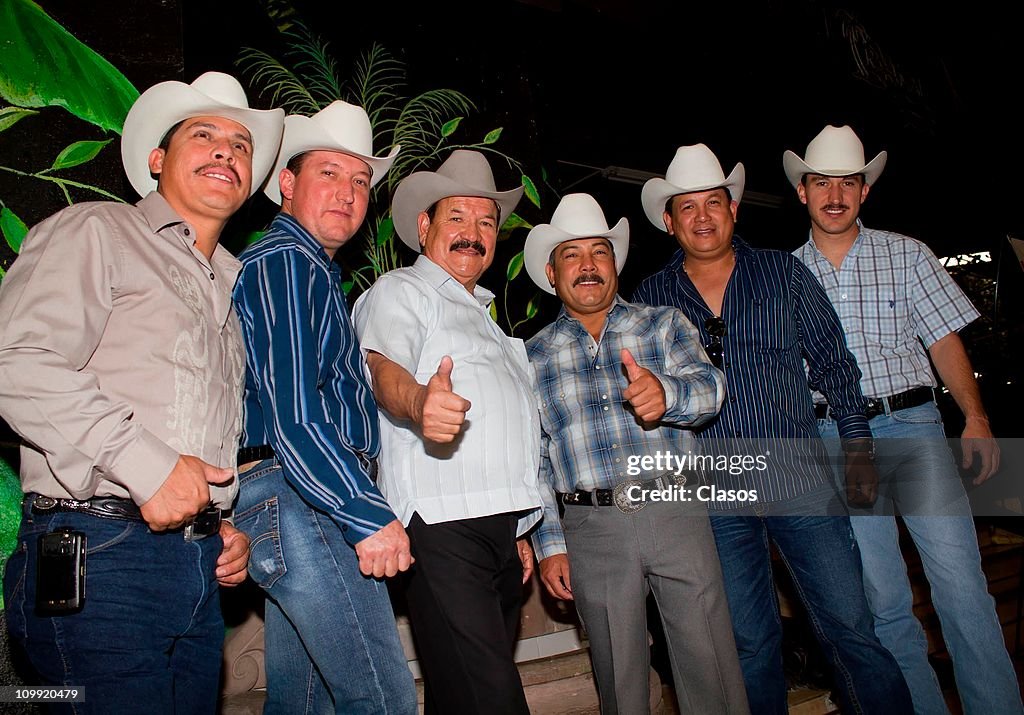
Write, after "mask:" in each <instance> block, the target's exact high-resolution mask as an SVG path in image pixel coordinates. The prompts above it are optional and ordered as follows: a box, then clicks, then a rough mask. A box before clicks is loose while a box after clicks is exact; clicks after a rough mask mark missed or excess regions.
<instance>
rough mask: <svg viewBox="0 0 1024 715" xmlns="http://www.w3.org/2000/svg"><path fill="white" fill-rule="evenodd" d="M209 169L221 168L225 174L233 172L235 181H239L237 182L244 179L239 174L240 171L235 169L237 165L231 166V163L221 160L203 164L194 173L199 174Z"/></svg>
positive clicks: (238, 182)
mask: <svg viewBox="0 0 1024 715" xmlns="http://www.w3.org/2000/svg"><path fill="white" fill-rule="evenodd" d="M207 169H220V170H222V171H223V172H224V173H225V174H231V176H233V177H235V183H237V184H240V183H242V179H241V177H239V176H238V172H237V171H235V167H233V166H231V165H230V164H224V163H222V162H219V161H211V162H210V163H209V164H203V165H202V166H200V167H199V168H198V169H196V170H195V172H193V173H195V174H196V175H199V174H202V173H203V172H204V171H206V170H207Z"/></svg>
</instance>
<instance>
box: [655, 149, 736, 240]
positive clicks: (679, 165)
mask: <svg viewBox="0 0 1024 715" xmlns="http://www.w3.org/2000/svg"><path fill="white" fill-rule="evenodd" d="M745 181H746V172H745V171H744V170H743V164H736V166H734V167H733V168H732V171H731V172H729V176H728V177H726V175H725V174H724V173H723V172H722V165H721V164H720V163H719V162H718V157H716V156H715V155H714V153H713V152H712V151H711V150H710V149H708V148H707V147H706V146H705V145H704V144H693V145H691V146H681V147H679V148H678V149H676V155H675V157H673V159H672V163H671V164H669V165H668V171H666V172H665V178H664V179H651V180H650V181H648V182H647V183H646V184H644V188H643V190H642V191H641V192H640V203H642V204H643V206H644V213H646V214H647V219H648V220H649V221H650V222H651V223H653V224H654V225H655V226H657V227H658V228H660V229H661V230H662V231H667V230H668V229H666V228H665V221H664V219H663V218H662V215H663V214H664V213H665V202H666V201H668V200H669V199H670V198H671V197H673V196H676V195H677V194H689V193H693V192H694V191H710V190H711V189H718V188H725V189H728V190H729V195H730V196H731V197H732V200H733V201H735V202H736V203H739V202H740V199H741V198H742V197H743V183H744V182H745Z"/></svg>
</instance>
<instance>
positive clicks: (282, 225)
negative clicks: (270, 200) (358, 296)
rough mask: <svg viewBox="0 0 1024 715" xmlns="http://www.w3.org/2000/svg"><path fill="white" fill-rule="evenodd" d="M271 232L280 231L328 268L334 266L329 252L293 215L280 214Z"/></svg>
mask: <svg viewBox="0 0 1024 715" xmlns="http://www.w3.org/2000/svg"><path fill="white" fill-rule="evenodd" d="M270 230H272V231H280V232H281V233H284V234H286V235H288V236H290V237H291V238H293V239H295V242H296V243H298V244H299V245H300V246H302V247H303V248H305V249H306V251H307V252H308V253H310V254H312V255H314V256H316V257H317V258H319V259H320V261H321V262H323V264H324V265H325V266H326V267H328V268H330V267H331V266H332V265H334V261H333V260H331V257H330V256H328V255H327V251H325V250H324V247H323V246H321V245H320V242H319V241H317V240H316V239H315V238H313V234H311V233H310V232H309V231H307V230H306V227H305V226H303V225H302V224H301V223H299V221H298V219H296V218H295V217H294V216H292V215H291V214H288V213H285V212H284V211H281V212H279V213H278V214H277V216H275V217H274V220H273V222H271V224H270Z"/></svg>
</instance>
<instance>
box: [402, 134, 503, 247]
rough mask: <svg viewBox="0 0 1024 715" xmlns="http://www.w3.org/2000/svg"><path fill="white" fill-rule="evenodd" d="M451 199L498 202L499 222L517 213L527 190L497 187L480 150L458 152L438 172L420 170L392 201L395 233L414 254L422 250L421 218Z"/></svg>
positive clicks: (406, 181)
mask: <svg viewBox="0 0 1024 715" xmlns="http://www.w3.org/2000/svg"><path fill="white" fill-rule="evenodd" d="M449 196H479V197H481V198H486V199H494V200H495V201H496V202H497V203H498V208H499V209H500V210H501V216H500V218H499V221H501V222H504V221H505V219H507V218H508V217H509V215H510V214H511V213H512V212H513V211H514V210H515V208H516V204H518V203H519V199H520V198H522V196H523V187H522V186H519V187H517V188H515V189H512V190H511V191H497V190H495V188H494V174H493V173H492V172H491V165H490V164H488V163H487V159H485V158H484V155H483V154H481V153H480V152H478V151H469V150H467V149H456V150H455V151H453V152H452V155H451V156H449V157H448V158H447V159H446V160H445V162H444V163H443V164H441V166H439V167H438V168H437V171H417V172H415V173H413V174H410V175H409V176H407V177H405V178H404V179H402V181H401V183H399V184H398V188H397V189H395V198H394V200H393V201H392V202H391V216H392V218H393V219H394V222H395V231H397V232H398V235H399V237H400V238H401V239H402V240H403V241H404V242H405V245H406V246H408V247H409V248H411V249H412V250H414V251H417V252H419V251H420V237H419V228H418V217H419V215H420V213H422V212H423V211H426V210H427V209H429V208H430V207H431V206H433V205H434V204H435V203H437V202H438V201H440V200H441V199H445V198H448V197H449Z"/></svg>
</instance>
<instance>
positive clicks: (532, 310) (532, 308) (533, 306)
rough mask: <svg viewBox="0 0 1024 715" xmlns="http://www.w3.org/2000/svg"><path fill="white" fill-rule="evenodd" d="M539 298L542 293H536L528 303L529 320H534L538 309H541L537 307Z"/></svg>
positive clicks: (527, 315) (527, 316)
mask: <svg viewBox="0 0 1024 715" xmlns="http://www.w3.org/2000/svg"><path fill="white" fill-rule="evenodd" d="M538 298H540V293H536V294H535V295H534V296H533V297H532V298H530V302H529V303H527V304H526V319H527V320H532V319H533V318H535V317H536V316H537V311H538V310H539V308H538V307H537V299H538Z"/></svg>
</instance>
